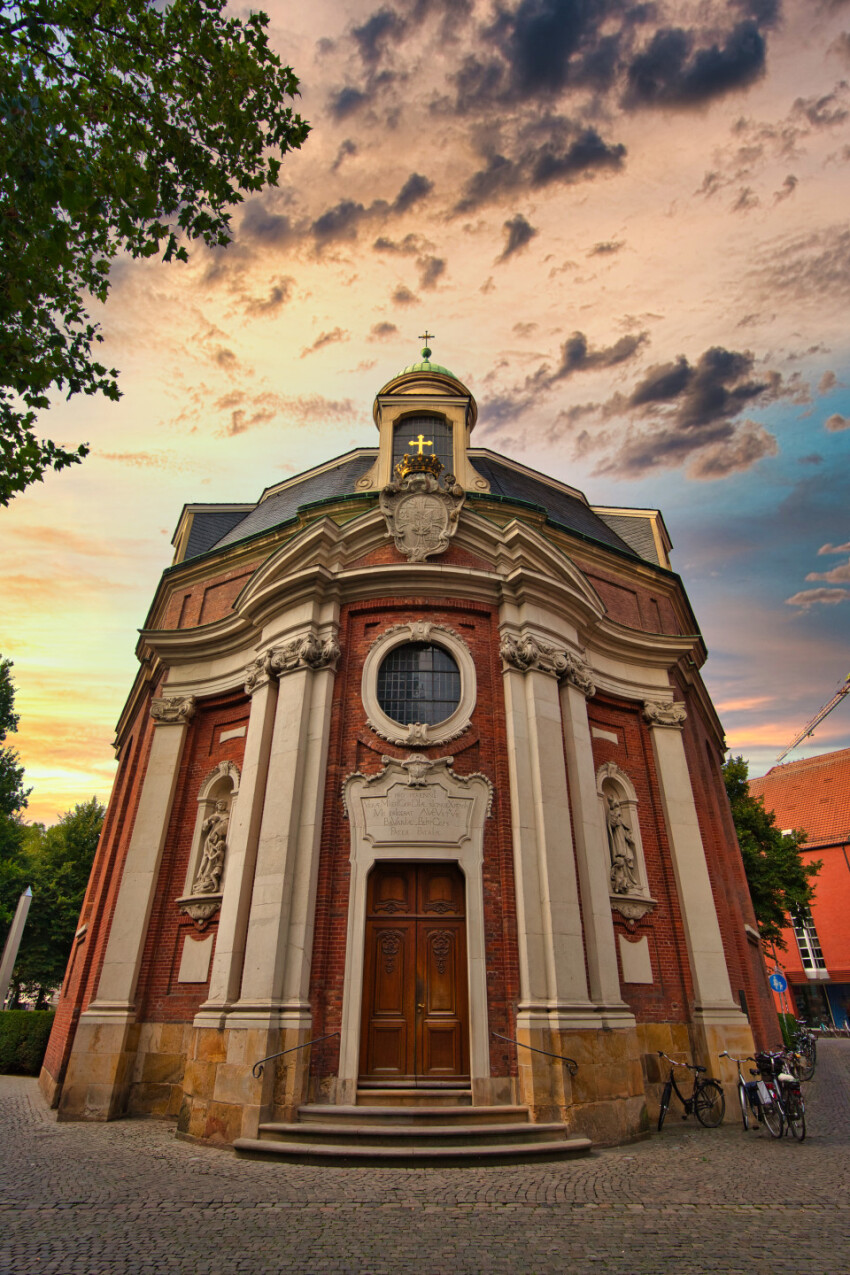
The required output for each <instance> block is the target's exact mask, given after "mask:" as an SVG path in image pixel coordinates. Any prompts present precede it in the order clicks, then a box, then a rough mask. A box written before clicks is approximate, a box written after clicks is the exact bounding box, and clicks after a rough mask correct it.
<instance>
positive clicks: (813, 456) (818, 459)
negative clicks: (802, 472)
mask: <svg viewBox="0 0 850 1275" xmlns="http://www.w3.org/2000/svg"><path fill="white" fill-rule="evenodd" d="M797 464H798V465H822V464H823V456H821V454H820V452H809V453H808V454H807V455H805V456H798V457H797Z"/></svg>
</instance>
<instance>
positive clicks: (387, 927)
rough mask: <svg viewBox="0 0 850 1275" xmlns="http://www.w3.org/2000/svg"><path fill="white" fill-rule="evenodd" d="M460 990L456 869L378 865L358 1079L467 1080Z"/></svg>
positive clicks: (462, 959)
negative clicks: (390, 917)
mask: <svg viewBox="0 0 850 1275" xmlns="http://www.w3.org/2000/svg"><path fill="white" fill-rule="evenodd" d="M388 913H390V914H391V916H392V920H390V919H389V917H388V916H387V914H388ZM435 914H436V915H435ZM382 918H386V919H382ZM466 989H467V969H466V922H465V918H464V883H463V876H462V874H461V872H460V871H459V869H458V868H457V867H456V865H454V864H449V865H447V864H443V863H440V864H386V865H383V864H379V865H378V866H377V867H376V868H375V870H374V871H373V873H372V876H371V877H370V880H369V894H368V901H367V920H366V961H365V968H364V987H363V1025H362V1033H361V1049H360V1072H361V1078H362V1079H364V1080H366V1081H368V1082H371V1083H379V1082H381V1081H385V1082H387V1083H404V1084H416V1083H417V1082H419V1083H428V1081H434V1080H460V1079H465V1078H466V1077H467V1076H468V1073H469V1062H468V1055H469V1044H468V1041H469V1025H468V1010H467V990H466Z"/></svg>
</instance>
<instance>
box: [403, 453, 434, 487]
mask: <svg viewBox="0 0 850 1275" xmlns="http://www.w3.org/2000/svg"><path fill="white" fill-rule="evenodd" d="M442 471H443V462H442V461H441V460H438V459H437V457H436V456H410V455H408V453H407V452H405V454H404V455H403V456H402V458H401V460H400V461H399V462H398V464H397V465H396V467H395V477H396V482H399V483H400V482H401V480H402V478H405V477H406V476H407V475H408V474H433V475H434V477H435V478H439V476H440V474H441V473H442Z"/></svg>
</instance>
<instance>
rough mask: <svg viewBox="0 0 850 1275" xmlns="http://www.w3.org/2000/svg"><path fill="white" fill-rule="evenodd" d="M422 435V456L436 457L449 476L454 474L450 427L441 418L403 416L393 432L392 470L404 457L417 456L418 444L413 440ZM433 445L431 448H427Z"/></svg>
mask: <svg viewBox="0 0 850 1275" xmlns="http://www.w3.org/2000/svg"><path fill="white" fill-rule="evenodd" d="M420 434H421V435H422V438H423V440H424V441H423V443H422V455H423V456H436V457H437V459H438V460H439V461H441V462H442V464H443V466H444V467H445V469H447V470H448V472H449V473H450V474H452V473H454V459H453V456H452V427H451V425H450V424H449V423H448V421H446V420H444V419H443V417H442V416H405V418H404V420H402V421H399V422H398V424H397V425H396V426H395V430H394V432H393V469H395V467H396V465H397V464H398V462H399V461H400V460H401V458H402V456H404V454H405V452H406V453H407V454H408V456H418V455H419V444H418V442H415V441H414V440H416V439H418V438H419V435H420ZM428 443H433V446H432V447H429V446H427V444H428Z"/></svg>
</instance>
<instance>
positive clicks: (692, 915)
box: [643, 702, 740, 1016]
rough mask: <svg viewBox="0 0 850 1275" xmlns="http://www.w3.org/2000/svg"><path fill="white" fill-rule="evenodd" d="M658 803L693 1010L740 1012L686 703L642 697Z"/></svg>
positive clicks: (702, 1012)
mask: <svg viewBox="0 0 850 1275" xmlns="http://www.w3.org/2000/svg"><path fill="white" fill-rule="evenodd" d="M643 711H644V717H645V719H646V720H647V721H648V722H649V725H650V728H651V729H650V734H651V736H652V747H653V752H654V754H655V765H656V770H657V774H658V785H659V788H660V790H661V803H662V806H663V809H664V819H665V823H666V825H667V836H668V838H669V841H670V853H671V857H672V860H673V873H674V875H675V878H676V887H677V890H678V894H679V904H680V907H681V910H682V923H683V925H684V929H685V940H686V942H687V947H688V956H689V958H690V964H691V974H692V976H693V983H694V995H695V1000H696V1007H695V1008H696V1013H697V1014H706V1013H709V1014H710V1013H711V1012H712V1011H718V1010H719V1011H722V1013H723V1014H724V1016H726V1015H728V1014H730V1013H734V1012H737V1013H740V1011H739V1010H738V1006H737V1005H736V1004H735V1002H734V1001H733V999H732V989H731V986H730V983H729V972H728V969H727V966H726V955H725V953H724V951H723V940H722V938H721V935H720V925H719V923H718V920H717V910H716V908H715V906H714V896H713V894H712V892H711V881H710V879H709V875H708V867H707V865H706V860H705V848H704V846H703V843H702V837H701V835H700V830H699V821H698V818H697V810H696V805H695V803H694V794H693V789H692V787H691V777H690V774H689V772H688V761H687V757H686V756H685V746H684V742H683V739H682V725H683V723H684V720H685V706H684V704H680V703H672V704H659V703H652V702H647V703H646V704H645V705H644V710H643Z"/></svg>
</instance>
